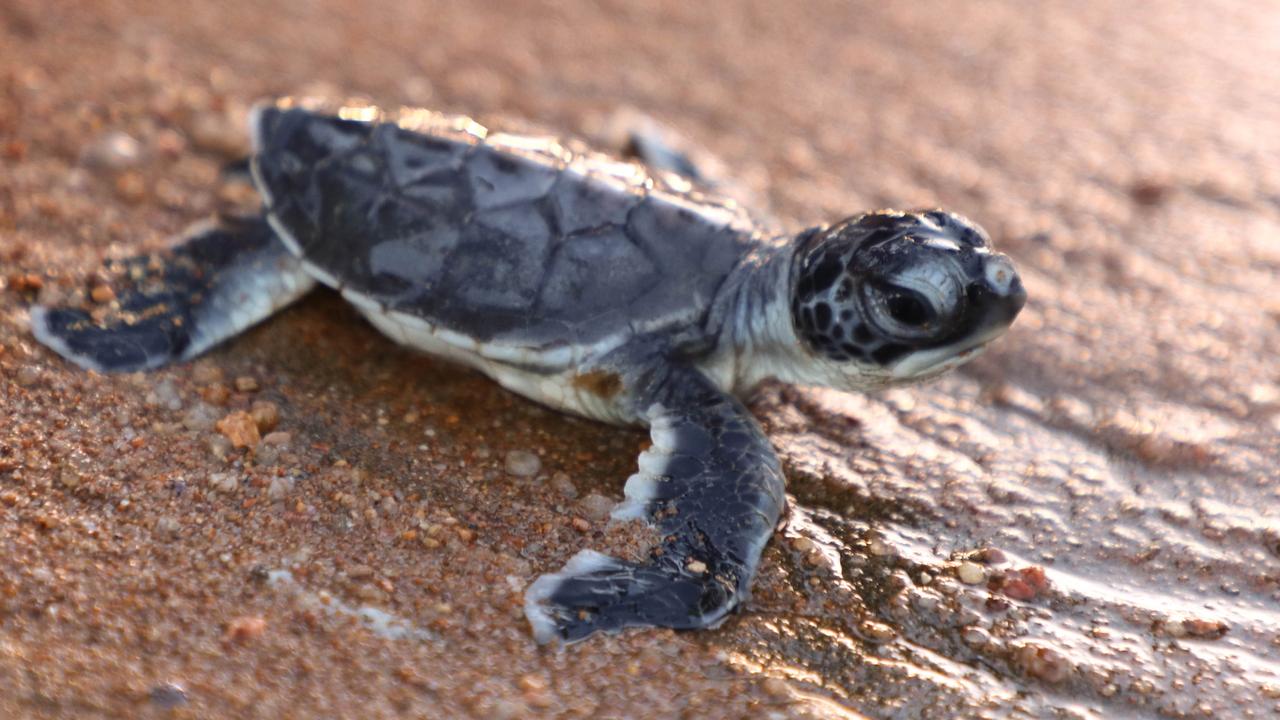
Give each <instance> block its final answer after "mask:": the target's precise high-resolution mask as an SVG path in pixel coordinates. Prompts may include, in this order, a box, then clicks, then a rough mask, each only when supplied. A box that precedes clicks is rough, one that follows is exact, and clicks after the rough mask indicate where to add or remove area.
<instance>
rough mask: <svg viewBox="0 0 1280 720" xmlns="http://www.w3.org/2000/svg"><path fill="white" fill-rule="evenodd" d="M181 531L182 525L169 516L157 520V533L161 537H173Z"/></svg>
mask: <svg viewBox="0 0 1280 720" xmlns="http://www.w3.org/2000/svg"><path fill="white" fill-rule="evenodd" d="M180 530H182V525H181V523H179V522H178V521H177V520H175V519H173V518H171V517H169V516H168V515H164V516H161V517H160V518H159V519H158V520H156V532H158V533H160V534H161V535H168V536H170V537H172V536H174V535H177V534H178V532H179V531H180Z"/></svg>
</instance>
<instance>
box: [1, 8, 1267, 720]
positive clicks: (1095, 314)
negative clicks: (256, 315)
mask: <svg viewBox="0 0 1280 720" xmlns="http://www.w3.org/2000/svg"><path fill="white" fill-rule="evenodd" d="M1277 68H1280V5H1277V4H1275V3H1248V2H1168V1H1161V2H1146V3H1141V4H1136V3H1109V2H1098V1H1093V0H1089V1H1087V2H1015V1H1012V0H1010V1H1006V2H997V1H989V2H966V3H959V2H957V3H947V2H934V1H926V2H912V3H893V4H887V3H879V2H858V3H853V2H838V1H835V0H832V1H827V2H820V1H814V2H800V3H774V2H732V3H731V2H702V3H681V2H648V3H625V2H598V3H590V2H578V3H569V2H523V1H521V2H514V1H513V2H497V1H495V2H475V3H436V2H416V1H415V2H403V1H401V2H388V1H383V0H378V1H376V2H372V1H371V2H349V1H348V2H341V1H339V0H283V1H281V2H276V3H258V2H245V1H243V0H229V1H227V2H219V3H174V2H147V1H145V0H95V1H94V2H84V1H77V0H2V1H0V289H2V291H0V716H3V717H13V718H18V717H50V718H54V717H57V718H91V717H191V718H196V717H200V718H204V717H260V718H279V717H453V716H460V717H485V718H516V717H530V716H537V717H591V716H597V717H690V718H704V717H707V718H714V717H775V716H776V717H792V716H817V717H870V718H917V717H928V718H955V717H1062V718H1122V717H1160V718H1198V717H1216V718H1227V717H1270V716H1273V715H1274V714H1275V713H1277V712H1280V660H1277V658H1278V657H1280V480H1278V479H1277V477H1278V474H1280V471H1278V470H1277V466H1278V465H1280V442H1278V440H1277V437H1278V436H1280V361H1277V357H1280V71H1278V70H1277ZM297 93H303V94H321V95H331V96H338V97H341V96H347V95H356V94H358V95H364V96H367V97H369V98H371V99H373V100H375V101H378V102H382V103H387V104H422V105H426V106H429V107H432V108H436V109H442V110H448V111H454V112H465V113H472V114H479V115H481V116H486V117H493V116H507V117H514V118H520V119H523V120H528V121H532V122H536V123H538V124H540V125H543V126H548V127H555V128H562V129H563V130H565V131H566V132H572V133H579V134H591V133H592V132H594V131H595V130H596V129H597V128H599V126H600V125H601V123H602V120H603V119H604V118H607V117H608V116H609V114H610V113H612V112H614V111H616V110H618V109H619V108H634V109H639V110H641V111H643V112H646V113H648V114H650V115H652V116H653V117H655V118H657V119H658V120H659V121H661V122H662V123H664V124H666V125H668V126H670V127H672V128H674V129H676V130H678V131H679V132H681V133H682V134H684V135H685V136H687V137H688V138H690V139H691V140H692V141H694V142H696V143H698V144H699V145H701V146H704V147H706V148H707V149H708V150H710V151H711V152H712V153H714V154H715V155H716V156H718V157H719V158H721V159H722V160H723V161H724V163H725V164H726V166H727V167H728V169H729V170H730V172H732V173H733V175H734V176H735V177H737V178H738V179H740V180H741V181H742V182H743V183H744V184H745V185H747V186H748V188H749V189H750V190H752V191H753V192H754V193H756V194H757V195H758V196H759V197H760V198H761V203H762V205H764V206H765V207H766V209H768V210H770V211H772V212H773V213H774V214H775V215H777V216H778V217H779V218H781V220H782V221H783V222H784V223H785V224H786V225H787V227H789V228H791V229H796V228H799V227H803V226H804V225H806V224H813V223H817V222H825V221H831V220H834V219H837V218H839V217H841V216H843V215H847V214H849V213H851V212H854V211H858V210H861V209H866V208H871V207H877V206H898V207H916V206H924V205H942V206H945V207H948V208H950V209H954V210H957V211H959V212H962V213H964V214H966V215H968V216H970V217H972V218H974V219H976V220H978V221H979V222H981V223H982V224H983V225H985V226H986V227H987V229H988V230H989V231H991V234H992V235H993V237H994V239H995V242H996V244H997V246H998V247H999V248H1000V249H1001V250H1004V251H1005V252H1008V253H1010V254H1011V255H1013V256H1014V258H1015V259H1016V261H1017V262H1018V263H1019V267H1020V268H1021V270H1022V272H1023V277H1024V279H1025V281H1026V283H1027V286H1028V288H1029V291H1030V294H1031V302H1030V304H1029V306H1028V307H1027V309H1026V311H1024V313H1023V315H1022V317H1021V318H1020V319H1019V321H1018V323H1017V325H1016V326H1015V328H1014V329H1013V331H1012V332H1011V333H1010V334H1009V336H1008V337H1006V338H1004V339H1003V340H1001V341H1000V342H999V343H998V345H997V347H996V348H995V349H994V350H993V351H992V352H991V353H990V354H988V355H987V356H985V357H983V358H982V359H980V360H979V361H977V362H975V363H974V364H972V365H971V366H969V367H967V368H966V369H964V370H963V371H962V372H960V373H958V374H955V375H953V376H951V377H949V378H947V379H945V380H942V381H940V382H937V383H935V384H933V385H930V386H928V387H925V388H918V389H911V390H901V391H894V392H890V393H886V394H884V395H881V396H877V397H859V396H848V395H840V394H838V393H833V392H828V391H816V390H807V389H784V388H768V389H766V390H765V391H763V392H762V393H761V394H760V397H758V398H756V400H755V402H754V405H753V407H754V408H755V409H756V410H757V412H758V414H759V415H760V417H761V418H762V421H763V422H764V423H765V425H766V427H767V429H768V430H769V433H770V436H771V437H772V439H773V440H774V442H775V443H776V444H777V446H778V447H779V450H780V452H781V454H782V455H783V457H784V459H785V462H786V467H787V471H788V474H789V481H790V485H789V488H790V491H791V493H792V494H793V497H794V507H795V513H794V515H793V518H792V523H791V526H790V527H789V528H788V529H787V530H786V531H785V532H784V533H781V534H780V535H779V536H778V537H777V538H776V539H775V541H774V542H773V543H772V544H771V545H770V547H769V549H768V550H767V551H766V555H765V560H764V564H763V568H762V570H761V575H760V576H759V578H758V580H757V586H756V592H755V596H754V597H753V599H752V601H751V602H750V603H749V604H748V605H747V606H746V607H745V608H744V609H743V612H742V613H740V614H739V615H738V616H736V617H734V618H733V619H731V620H730V621H729V622H728V623H726V624H725V626H724V627H722V628H721V629H719V630H717V631H713V632H704V633H697V634H676V633H671V632H667V631H649V632H636V633H630V634H625V635H622V636H618V637H610V638H596V639H593V640H591V641H589V642H587V643H584V644H582V645H579V646H575V647H573V648H570V649H568V650H567V651H564V652H557V651H555V650H553V649H546V648H539V647H537V646H535V645H534V644H533V643H532V642H531V640H530V637H529V634H528V628H527V625H526V623H525V621H524V619H523V616H522V613H521V612H520V598H521V592H522V591H523V588H524V586H525V585H526V584H527V583H528V582H529V581H531V580H532V579H533V578H534V577H536V576H537V575H538V574H539V573H541V572H545V571H548V570H551V569H554V568H558V567H559V566H560V564H561V563H562V562H563V561H564V560H565V559H566V558H567V557H568V556H570V555H572V554H573V553H574V552H575V551H576V550H577V549H579V548H580V547H583V546H585V545H591V546H592V547H596V548H597V549H606V550H608V549H611V548H612V549H613V550H615V551H617V550H621V549H625V548H626V547H627V546H628V544H629V543H634V542H635V538H631V537H628V535H627V531H626V529H619V528H611V527H608V526H607V525H606V523H605V522H604V521H603V515H602V513H603V512H604V511H605V510H606V509H607V507H608V506H609V504H610V503H611V502H612V501H616V500H617V499H619V498H620V497H621V491H622V481H623V479H624V478H625V477H626V475H627V474H629V473H630V472H631V469H632V468H633V466H634V458H635V454H636V452H637V450H638V449H639V447H640V446H641V444H642V443H643V442H644V436H643V435H642V434H640V433H635V432H630V431H625V430H617V429H612V428H607V427H601V426H597V425H594V424H591V423H588V422H583V421H578V420H574V419H571V418H566V417H564V416H561V415H558V414H555V413H552V412H549V411H546V410H543V409H541V408H538V407H536V406H534V405H532V404H530V403H528V402H526V401H523V400H521V399H519V398H516V397H514V396H511V395H509V394H507V393H505V392H503V391H502V390H500V389H499V388H498V387H497V386H496V385H493V384H492V383H490V382H488V381H486V380H484V379H482V378H480V377H478V376H476V375H474V374H472V373H470V372H466V371H463V370H460V369H457V368H455V367H452V366H449V365H447V364H445V363H442V362H437V361H434V360H431V359H427V358H423V357H420V356H417V355H415V354H413V353H411V352H408V351H405V350H403V349H400V348H398V347H396V346H395V345H394V344H392V343H391V342H390V341H388V340H386V339H384V338H382V337H381V336H379V335H377V334H376V333H375V332H374V331H373V330H372V329H371V328H369V327H368V326H367V325H365V324H364V323H363V322H361V321H360V320H359V319H358V318H357V316H356V314H355V313H354V312H352V311H351V310H349V309H348V308H347V307H346V306H345V305H343V304H342V303H341V302H340V301H339V300H337V299H336V298H335V297H333V296H330V295H324V294H317V295H315V296H312V297H310V298H308V299H307V300H305V301H304V302H302V303H301V304H299V305H298V306H296V307H294V308H292V309H290V310H289V311H288V312H286V313H284V314H283V315H282V316H280V317H278V318H275V319H274V320H273V321H271V322H270V323H268V324H266V325H264V326H262V327H260V328H258V329H256V330H254V331H252V332H250V333H249V334H247V335H246V336H244V337H242V338H239V339H237V340H236V341H234V342H232V343H230V344H228V345H225V346H223V347H221V348H219V349H217V350H216V351H215V352H213V353H211V354H210V355H209V356H208V357H207V358H205V359H203V360H201V361H199V362H197V363H194V364H190V365H185V366H180V367H175V368H170V369H166V370H164V371H161V372H157V373H154V374H148V375H145V376H141V375H138V376H113V377H103V376H97V375H93V374H87V373H83V372H80V371H78V370H76V369H75V368H72V367H70V366H68V365H67V364H65V363H64V362H62V361H61V360H60V359H59V358H57V357H55V356H54V355H53V354H51V353H50V352H48V351H47V350H45V349H43V348H41V347H39V346H37V345H36V344H35V343H34V342H33V341H32V339H31V337H30V336H29V333H28V331H27V329H26V327H27V326H26V308H27V307H28V306H29V305H30V303H32V302H34V301H36V300H37V299H43V300H56V299H67V298H72V299H74V298H75V297H76V296H77V293H83V292H86V291H88V292H90V293H91V292H92V288H93V287H94V275H93V273H94V272H95V270H96V268H97V267H98V266H99V264H100V262H101V260H102V259H103V258H104V257H123V256H127V255H129V254H133V253H137V252H140V251H146V250H152V249H156V248H159V247H162V246H163V245H164V243H165V242H166V238H168V237H169V236H171V235H172V234H173V233H175V232H177V231H178V230H180V229H181V228H182V227H183V226H185V225H186V224H188V223H190V222H192V221H195V220H198V219H200V218H202V217H204V216H206V215H207V214H209V213H210V212H212V211H214V210H216V209H218V208H219V207H223V206H225V205H227V204H229V203H234V202H236V201H237V200H242V199H243V198H241V197H238V195H237V192H236V191H235V189H234V188H232V189H227V188H223V189H221V190H220V189H219V186H218V183H217V171H218V168H219V166H220V165H221V164H222V163H223V162H225V161H227V160H228V159H231V158H234V157H235V156H236V155H237V154H238V153H241V152H243V151H244V149H245V146H246V138H245V136H244V133H243V131H242V129H241V128H242V127H243V125H242V123H243V116H244V112H245V109H246V108H247V107H248V105H249V104H250V103H252V102H253V101H254V100H256V99H258V98H262V97H267V96H273V95H279V94H297ZM237 413H250V415H249V419H250V420H251V421H252V424H255V425H256V426H260V428H261V430H260V432H259V434H260V435H266V438H265V439H261V440H258V441H257V442H256V444H255V445H254V447H252V448H235V447H231V444H230V442H229V441H228V440H227V439H226V435H225V434H223V433H219V431H218V430H217V424H218V423H219V421H224V420H225V419H226V418H228V417H232V418H237V419H239V420H241V421H242V422H243V421H244V419H245V417H244V416H242V415H239V414H237ZM232 422H234V420H233V421H232ZM226 427H227V425H226V424H225V423H224V429H225V428H226ZM244 432H246V433H248V432H249V430H248V429H247V428H244ZM271 433H274V434H271ZM529 453H532V454H533V456H535V457H530V456H529V455H528V454H529ZM535 466H536V467H535Z"/></svg>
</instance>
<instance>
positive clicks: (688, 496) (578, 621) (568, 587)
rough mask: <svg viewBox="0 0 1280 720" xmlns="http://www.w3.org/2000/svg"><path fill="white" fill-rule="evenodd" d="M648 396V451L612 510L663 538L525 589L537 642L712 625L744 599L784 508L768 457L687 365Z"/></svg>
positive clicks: (734, 409)
mask: <svg viewBox="0 0 1280 720" xmlns="http://www.w3.org/2000/svg"><path fill="white" fill-rule="evenodd" d="M651 399H652V401H653V404H652V405H651V406H650V408H649V410H648V412H647V416H648V420H649V422H650V424H651V434H652V437H653V447H652V448H650V449H648V450H646V451H645V452H643V453H641V455H640V471H639V472H638V473H636V474H635V475H632V476H631V478H630V479H628V480H627V485H626V496H627V499H626V501H625V502H623V503H622V504H620V505H619V506H618V507H617V508H616V509H615V510H614V513H613V516H614V518H616V519H631V518H644V519H646V520H648V521H649V522H650V523H652V524H653V526H654V527H656V528H657V529H658V531H659V532H661V533H662V535H663V540H662V542H661V544H660V545H659V546H658V547H657V548H655V549H654V551H653V554H652V557H651V559H649V560H648V561H647V562H644V563H629V562H624V561H621V560H617V559H614V558H610V557H608V556H606V555H603V554H601V553H598V552H594V551H591V550H584V551H582V552H580V553H578V554H577V555H575V556H574V557H573V558H572V559H570V560H569V562H568V563H567V564H566V565H565V566H564V568H563V569H562V570H561V571H560V572H559V573H556V574H552V575H544V576H542V577H541V578H539V579H538V580H537V581H535V582H534V583H533V584H532V585H530V586H529V589H528V590H527V591H526V592H525V615H526V616H527V617H528V619H529V623H530V625H532V626H533V631H534V636H535V637H536V638H537V639H538V640H539V641H540V642H546V641H548V640H551V639H553V638H559V639H560V640H562V641H564V642H576V641H578V640H582V639H584V638H586V637H588V636H589V635H591V634H592V633H594V632H596V631H601V630H603V631H616V630H620V629H622V628H626V627H669V628H677V629H696V628H704V627H713V626H715V625H717V624H719V623H720V622H721V621H722V620H723V619H724V618H725V617H726V616H727V615H728V614H729V612H731V611H732V610H734V609H735V608H736V607H737V606H738V605H739V604H740V603H741V602H742V601H743V600H744V599H745V598H746V596H747V591H748V589H749V587H750V584H751V578H752V576H753V575H755V570H756V565H757V564H758V563H759V561H760V553H761V551H762V550H763V549H764V546H765V543H766V542H768V540H769V538H770V537H771V536H772V535H773V531H774V529H775V527H776V526H777V523H778V519H779V518H780V517H781V515H782V511H783V509H784V507H785V504H786V496H785V494H784V493H785V490H784V483H783V479H782V469H781V467H780V466H779V463H778V458H777V456H776V455H775V454H774V452H773V448H772V447H771V446H770V445H769V441H768V439H767V438H765V436H764V433H763V432H762V431H761V430H760V426H759V425H758V424H757V423H756V421H755V419H754V418H753V417H752V416H751V414H750V413H749V412H748V411H747V409H746V408H744V407H743V406H742V404H741V403H739V402H738V401H737V400H735V399H734V398H733V397H731V396H729V395H726V394H725V393H723V392H721V391H720V390H719V389H718V388H716V387H715V386H714V385H713V384H712V383H711V382H710V381H709V380H707V379H706V378H705V377H703V376H702V375H701V374H699V373H697V372H696V371H692V370H684V369H681V370H677V371H675V372H674V373H673V374H672V376H671V377H670V378H669V379H668V381H667V382H666V383H665V384H664V386H663V387H662V389H661V390H660V391H659V392H657V393H655V397H653V398H651Z"/></svg>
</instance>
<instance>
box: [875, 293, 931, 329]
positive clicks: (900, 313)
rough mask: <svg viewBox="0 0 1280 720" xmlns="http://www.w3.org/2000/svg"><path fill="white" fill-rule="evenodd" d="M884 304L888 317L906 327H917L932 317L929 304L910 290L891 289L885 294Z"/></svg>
mask: <svg viewBox="0 0 1280 720" xmlns="http://www.w3.org/2000/svg"><path fill="white" fill-rule="evenodd" d="M885 305H887V306H888V308H889V316H890V317H892V318H893V319H894V320H896V321H898V322H900V323H902V324H903V325H906V326H908V327H919V326H921V325H924V324H925V323H927V322H929V320H931V319H932V318H933V312H931V310H930V308H929V306H928V305H927V304H926V303H925V302H924V300H921V299H920V298H919V297H918V296H917V295H916V294H915V293H912V292H905V291H901V290H891V291H889V292H888V293H887V294H886V297H885Z"/></svg>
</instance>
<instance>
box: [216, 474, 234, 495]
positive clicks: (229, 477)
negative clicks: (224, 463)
mask: <svg viewBox="0 0 1280 720" xmlns="http://www.w3.org/2000/svg"><path fill="white" fill-rule="evenodd" d="M239 486H240V481H239V480H238V479H237V478H236V476H235V475H234V474H233V473H213V474H212V475H210V476H209V487H211V488H213V489H214V490H217V491H218V492H220V493H231V492H235V490H236V488H237V487H239Z"/></svg>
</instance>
